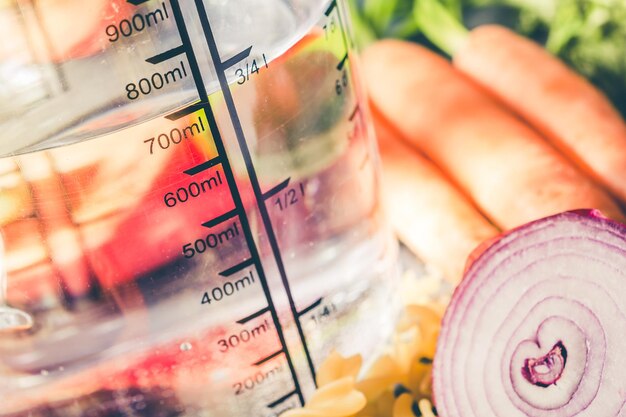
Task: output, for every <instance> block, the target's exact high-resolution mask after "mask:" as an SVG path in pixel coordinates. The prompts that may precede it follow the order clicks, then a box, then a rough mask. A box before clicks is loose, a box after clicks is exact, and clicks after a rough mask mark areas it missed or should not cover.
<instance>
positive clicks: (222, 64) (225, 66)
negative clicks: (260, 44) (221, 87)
mask: <svg viewBox="0 0 626 417" xmlns="http://www.w3.org/2000/svg"><path fill="white" fill-rule="evenodd" d="M251 51H252V46H250V47H249V48H247V49H245V50H243V51H241V52H239V53H238V54H237V55H235V56H233V57H230V58H228V59H227V60H226V61H224V62H221V61H220V60H218V63H219V65H220V67H221V70H222V71H224V70H227V69H228V68H230V67H232V66H233V65H235V64H236V63H238V62H240V61H243V60H244V59H246V58H247V57H249V56H250V52H251Z"/></svg>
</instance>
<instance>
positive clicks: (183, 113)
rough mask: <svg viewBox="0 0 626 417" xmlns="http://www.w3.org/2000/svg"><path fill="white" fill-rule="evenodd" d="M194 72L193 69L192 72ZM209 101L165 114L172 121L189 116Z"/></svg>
mask: <svg viewBox="0 0 626 417" xmlns="http://www.w3.org/2000/svg"><path fill="white" fill-rule="evenodd" d="M187 56H189V54H187ZM191 73H192V74H193V71H192V72H191ZM206 105H207V103H205V102H200V103H195V104H192V105H190V106H187V107H184V108H182V109H180V110H178V111H177V112H174V113H172V114H168V115H167V116H165V118H166V119H167V120H171V121H176V120H178V119H180V118H183V117H185V116H189V115H190V114H192V113H195V112H197V111H198V110H202V109H204V106H206Z"/></svg>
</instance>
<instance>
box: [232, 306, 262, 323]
mask: <svg viewBox="0 0 626 417" xmlns="http://www.w3.org/2000/svg"><path fill="white" fill-rule="evenodd" d="M269 311H270V308H269V307H265V308H262V309H261V310H259V311H257V312H256V313H253V314H250V315H249V316H247V317H244V318H242V319H239V320H237V324H246V323H247V322H249V321H250V320H254V319H256V318H257V317H260V316H262V315H263V314H265V313H267V312H269Z"/></svg>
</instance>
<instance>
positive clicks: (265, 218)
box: [172, 0, 316, 405]
mask: <svg viewBox="0 0 626 417" xmlns="http://www.w3.org/2000/svg"><path fill="white" fill-rule="evenodd" d="M172 1H174V0H172ZM175 1H178V0H175ZM195 4H196V9H197V11H198V16H199V18H200V23H201V25H202V29H203V31H204V37H205V40H206V42H207V46H208V48H209V52H210V54H211V59H212V60H213V62H214V64H216V65H217V64H218V63H219V62H220V54H219V50H218V48H217V43H216V41H215V36H214V35H213V31H212V29H211V24H210V22H209V18H208V15H207V12H206V8H205V6H204V2H203V0H195ZM217 78H218V80H219V82H220V88H221V90H222V93H223V95H224V101H225V103H226V107H227V109H228V113H229V115H230V120H231V123H232V125H233V129H234V131H235V136H236V137H237V142H238V143H239V149H240V151H241V155H242V157H243V159H244V162H245V165H246V171H247V172H248V178H249V179H250V184H251V186H252V189H253V191H254V196H255V199H256V201H257V206H258V209H259V213H260V215H261V219H262V222H263V228H264V229H265V232H266V234H267V240H268V241H269V243H270V246H271V249H272V253H273V255H274V259H275V261H276V265H277V267H278V271H279V274H280V277H281V280H282V283H283V288H284V289H285V293H286V295H287V299H288V301H289V306H290V309H291V313H292V316H293V317H294V319H295V324H296V328H297V330H298V334H299V337H300V340H301V342H302V346H303V349H304V353H305V355H306V358H307V363H308V366H309V370H310V372H311V376H312V378H313V383H314V384H315V379H316V378H315V366H314V365H313V358H312V356H311V353H310V352H309V347H308V345H307V343H306V337H305V335H304V330H303V329H302V324H301V323H300V320H299V319H298V317H297V310H296V305H295V302H294V300H293V295H292V293H291V289H290V285H289V281H288V279H287V274H286V271H285V266H284V264H283V260H282V257H281V255H280V250H279V248H278V241H277V239H276V235H275V234H274V229H273V228H272V222H271V219H270V217H269V212H268V210H267V206H266V204H265V201H264V200H263V193H262V192H261V186H260V184H259V179H258V177H257V173H256V170H255V169H254V163H253V161H252V156H251V154H250V150H249V149H248V144H247V142H246V137H245V134H244V132H243V127H242V126H241V121H240V120H239V116H238V114H237V108H236V107H235V101H234V99H233V96H232V93H231V91H230V88H229V86H228V80H227V78H226V73H225V72H224V71H223V70H222V71H217ZM209 109H210V108H209ZM211 118H214V115H213V114H212V113H211ZM213 124H214V125H215V128H216V130H217V124H216V123H215V121H213ZM211 130H213V129H211ZM217 134H218V136H219V131H218V132H217ZM215 142H216V144H217V142H220V146H221V149H218V152H219V153H220V155H222V154H225V152H226V151H225V149H224V145H223V143H221V137H219V138H216V140H215ZM230 174H232V172H230ZM232 180H233V188H234V189H235V190H236V183H235V182H234V178H233V179H232ZM237 194H238V193H237ZM241 207H243V204H241ZM241 218H242V222H243V220H244V219H245V220H246V222H247V218H246V216H245V215H244V216H241ZM243 228H244V229H247V231H248V232H249V231H250V229H249V226H248V227H243ZM249 238H250V240H249V241H248V243H249V245H250V252H254V253H251V255H252V256H253V257H254V258H255V259H256V260H257V261H258V264H257V267H259V266H261V261H260V259H261V258H260V256H259V254H258V252H257V248H256V245H255V242H254V240H253V238H252V236H251V234H250V236H249ZM259 275H263V271H262V268H261V269H259ZM261 283H262V284H263V291H264V293H265V295H266V297H267V300H268V304H269V305H270V312H271V313H272V318H273V319H274V322H275V325H276V330H277V333H278V337H279V339H280V343H281V346H283V348H284V349H285V356H286V358H287V363H288V365H289V370H290V372H291V374H292V375H293V379H294V383H295V385H296V391H297V393H298V399H299V400H300V403H301V404H303V405H304V395H303V394H302V389H301V388H300V382H299V381H298V377H297V374H296V371H295V368H294V365H293V363H292V361H291V357H290V354H289V351H288V349H287V342H286V340H285V336H284V334H283V332H282V326H281V325H280V321H279V320H278V314H277V312H276V309H275V307H274V303H273V300H272V295H271V293H270V290H269V286H268V284H267V280H266V278H265V276H264V275H263V277H262V278H261Z"/></svg>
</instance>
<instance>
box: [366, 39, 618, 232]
mask: <svg viewBox="0 0 626 417" xmlns="http://www.w3.org/2000/svg"><path fill="white" fill-rule="evenodd" d="M363 67H364V74H365V79H366V82H367V85H368V87H369V90H370V95H371V99H372V101H373V103H374V105H375V106H376V107H377V108H379V109H380V111H381V112H382V113H383V115H384V116H385V117H387V118H388V119H389V120H390V121H391V122H392V123H393V124H394V125H395V126H396V127H397V129H398V131H399V132H400V133H401V134H403V135H404V136H405V137H406V138H407V140H409V141H410V142H411V143H412V144H413V145H414V146H416V147H419V148H420V149H421V150H422V151H423V152H424V153H425V154H426V155H427V156H428V157H429V158H430V159H431V160H433V161H434V162H435V163H436V164H437V165H439V166H440V167H441V168H442V169H443V170H444V171H445V172H446V173H447V174H448V175H449V176H450V177H451V178H452V180H453V181H454V182H456V183H457V184H458V185H459V186H460V187H461V188H462V189H463V190H465V192H467V193H468V194H469V195H470V196H471V197H472V198H473V199H474V201H475V202H476V204H477V205H478V206H479V207H480V208H481V210H482V211H483V212H484V213H485V214H486V215H487V216H488V217H489V218H490V219H492V220H493V221H494V222H495V223H496V224H497V225H499V226H501V227H503V228H512V227H515V226H518V225H520V224H523V223H526V222H528V221H531V220H535V219H537V218H541V217H545V216H548V215H551V214H554V213H558V212H562V211H566V210H571V209H577V208H589V207H593V208H597V209H600V210H602V211H603V212H605V213H606V214H607V215H608V216H613V217H615V218H618V219H622V218H623V215H622V213H621V211H620V209H619V208H618V206H617V205H616V203H615V202H614V201H613V200H612V199H611V198H610V197H609V196H608V195H607V194H606V193H605V192H604V191H603V190H601V189H600V188H599V187H598V186H597V185H596V184H595V183H593V182H592V181H591V180H590V179H588V178H587V177H585V176H584V175H583V174H582V173H581V172H579V171H578V170H577V169H576V168H574V167H573V166H572V165H570V163H569V162H568V161H567V160H566V159H565V158H564V157H563V156H562V155H560V154H559V153H557V151H556V150H554V149H553V148H552V147H551V146H550V145H548V144H547V143H546V142H545V141H544V140H543V138H541V137H540V136H539V135H538V134H537V133H535V131H533V130H532V129H530V128H529V127H528V126H526V125H525V124H524V123H522V122H520V121H519V120H518V119H517V118H516V117H515V116H513V115H512V114H510V113H508V112H507V111H506V110H505V109H503V108H502V107H501V106H500V105H499V104H498V103H497V102H495V101H494V100H493V99H492V98H491V97H490V96H488V95H487V94H485V93H484V92H482V91H481V90H480V89H479V88H477V87H476V86H475V85H473V84H472V83H471V82H469V81H468V80H467V79H465V78H464V77H463V76H462V75H460V74H458V73H457V72H456V71H455V70H454V68H453V67H452V65H451V64H450V63H449V62H448V61H446V60H445V59H444V58H441V57H439V56H437V55H436V54H434V53H433V52H430V51H428V50H427V49H425V48H423V47H420V46H418V45H415V44H410V43H406V42H401V41H393V40H387V41H382V42H379V43H378V44H375V45H374V46H373V47H370V48H369V50H367V51H366V52H365V54H364V55H363Z"/></svg>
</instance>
